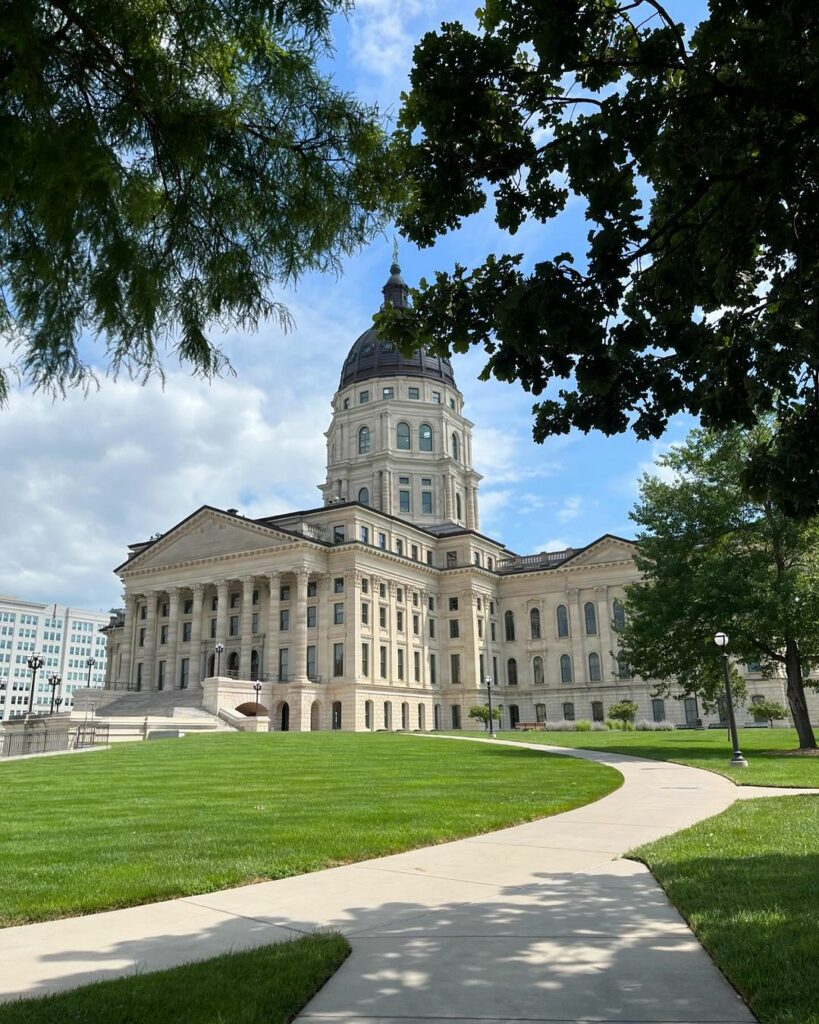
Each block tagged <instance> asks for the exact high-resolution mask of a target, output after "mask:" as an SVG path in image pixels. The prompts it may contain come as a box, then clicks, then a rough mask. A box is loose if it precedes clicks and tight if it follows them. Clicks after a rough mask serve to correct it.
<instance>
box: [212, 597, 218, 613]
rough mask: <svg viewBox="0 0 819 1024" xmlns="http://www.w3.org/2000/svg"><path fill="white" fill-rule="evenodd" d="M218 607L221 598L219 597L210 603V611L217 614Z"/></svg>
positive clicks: (213, 598)
mask: <svg viewBox="0 0 819 1024" xmlns="http://www.w3.org/2000/svg"><path fill="white" fill-rule="evenodd" d="M218 607H219V598H218V597H212V598H211V601H210V610H211V611H212V612H215V611H216V609H217V608H218Z"/></svg>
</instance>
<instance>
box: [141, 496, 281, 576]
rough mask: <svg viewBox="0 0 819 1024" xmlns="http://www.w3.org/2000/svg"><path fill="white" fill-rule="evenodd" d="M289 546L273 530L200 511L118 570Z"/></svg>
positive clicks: (145, 567)
mask: <svg viewBox="0 0 819 1024" xmlns="http://www.w3.org/2000/svg"><path fill="white" fill-rule="evenodd" d="M292 543H293V541H292V540H291V539H290V538H288V537H286V536H284V535H282V534H281V533H279V532H278V531H277V530H275V529H271V528H270V527H268V526H261V525H260V524H258V523H254V522H253V521H252V520H247V521H246V522H244V521H242V520H237V519H236V517H235V516H232V515H227V514H226V513H223V512H219V511H218V510H215V509H201V510H200V511H199V512H196V513H194V515H193V516H191V517H190V518H189V519H186V520H183V521H182V522H181V523H180V524H179V525H177V526H174V527H172V528H171V529H170V530H169V531H168V532H167V533H166V534H165V535H164V536H162V537H161V538H159V539H158V540H157V541H155V542H154V543H153V544H151V545H150V546H149V547H147V548H145V550H143V551H141V552H139V554H137V555H135V556H134V557H133V558H132V559H131V560H130V561H128V562H127V563H126V564H125V565H124V566H122V567H121V568H124V569H128V570H131V569H154V568H160V567H161V566H165V565H175V564H178V563H180V562H192V561H198V560H201V559H207V558H216V557H220V556H224V555H238V554H243V553H245V552H254V551H265V550H269V549H270V548H277V547H284V546H286V545H289V544H292Z"/></svg>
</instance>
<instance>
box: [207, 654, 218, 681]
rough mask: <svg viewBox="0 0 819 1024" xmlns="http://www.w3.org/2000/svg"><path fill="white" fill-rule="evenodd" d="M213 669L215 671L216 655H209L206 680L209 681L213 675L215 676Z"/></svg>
mask: <svg viewBox="0 0 819 1024" xmlns="http://www.w3.org/2000/svg"><path fill="white" fill-rule="evenodd" d="M215 669H216V655H215V654H211V655H209V657H208V671H207V678H208V679H211V678H212V677H213V675H214V674H215Z"/></svg>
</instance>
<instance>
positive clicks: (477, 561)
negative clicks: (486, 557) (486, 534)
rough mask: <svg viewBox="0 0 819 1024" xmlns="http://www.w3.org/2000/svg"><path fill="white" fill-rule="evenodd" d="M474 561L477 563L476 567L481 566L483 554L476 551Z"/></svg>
mask: <svg viewBox="0 0 819 1024" xmlns="http://www.w3.org/2000/svg"><path fill="white" fill-rule="evenodd" d="M472 560H473V562H474V563H475V565H480V564H481V553H480V551H476V552H475V554H474V555H473V556H472Z"/></svg>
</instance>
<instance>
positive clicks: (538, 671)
mask: <svg viewBox="0 0 819 1024" xmlns="http://www.w3.org/2000/svg"><path fill="white" fill-rule="evenodd" d="M532 677H533V679H534V681H535V686H540V685H541V684H542V683H543V682H544V681H545V680H544V676H543V658H541V657H540V655H538V656H537V657H536V658H535V659H534V661H533V662H532Z"/></svg>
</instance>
